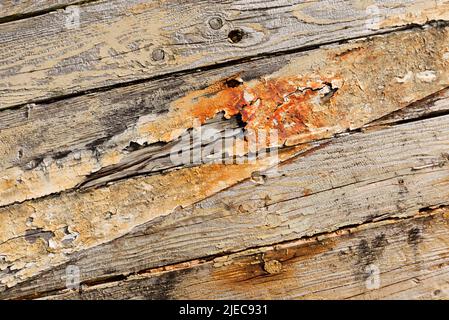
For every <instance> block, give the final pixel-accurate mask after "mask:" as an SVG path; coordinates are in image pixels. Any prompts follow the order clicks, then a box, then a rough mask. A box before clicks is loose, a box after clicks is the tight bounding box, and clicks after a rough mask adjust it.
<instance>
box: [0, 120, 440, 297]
mask: <svg viewBox="0 0 449 320" xmlns="http://www.w3.org/2000/svg"><path fill="white" fill-rule="evenodd" d="M448 143H449V116H442V117H438V118H435V119H428V120H423V121H418V122H414V123H406V124H402V125H398V126H394V127H391V128H386V129H384V130H381V131H373V132H369V131H368V132H362V133H354V134H351V135H349V136H344V137H340V138H338V139H335V140H334V141H333V142H332V143H330V144H329V145H327V146H325V147H321V148H319V149H317V150H315V151H314V152H310V153H309V154H307V155H304V156H302V157H298V158H296V159H295V160H292V161H289V163H286V164H283V165H281V166H280V167H279V168H278V170H277V171H275V172H265V173H264V172H262V173H258V174H257V177H255V176H254V174H252V176H253V179H252V180H247V181H245V182H243V183H241V184H239V185H236V186H233V187H232V188H229V189H227V190H224V191H221V192H220V193H218V194H215V195H213V196H210V197H209V198H207V199H204V200H202V201H200V202H198V203H196V204H193V205H192V206H188V205H187V204H188V203H189V202H190V203H193V202H195V201H197V199H198V198H204V197H205V196H206V193H204V194H202V192H204V189H206V190H208V191H210V189H215V188H217V185H218V189H221V187H222V186H220V184H221V185H224V184H225V185H229V182H230V181H232V180H233V179H234V180H235V179H237V178H236V177H237V176H243V175H245V174H247V173H245V172H244V171H245V170H247V171H248V174H249V175H250V176H251V172H254V171H260V169H257V168H255V167H254V166H253V167H247V166H242V165H238V166H229V165H223V166H215V167H208V166H201V167H199V168H195V169H186V170H180V171H176V172H172V173H170V176H168V177H167V179H166V180H161V179H160V178H161V177H147V178H138V179H135V180H134V179H129V180H127V181H124V182H120V183H117V184H114V185H112V186H108V187H105V188H100V189H92V190H88V191H86V192H83V193H75V194H63V195H60V196H59V197H57V198H48V199H42V200H39V201H33V202H25V203H23V204H20V205H14V206H9V207H5V208H3V209H0V219H2V220H1V221H0V222H1V223H0V226H2V227H3V228H2V230H1V232H0V235H1V236H2V238H1V241H2V242H3V243H2V244H1V245H0V252H2V253H4V254H5V257H4V259H3V262H2V269H4V270H8V271H6V272H5V273H4V274H3V275H2V277H1V281H2V284H4V285H5V284H7V285H10V286H13V285H14V284H15V283H16V282H21V281H24V282H23V283H22V284H20V283H19V284H17V285H16V286H13V287H11V288H9V289H6V287H5V288H4V290H5V291H3V292H2V293H1V294H0V297H3V298H12V297H20V296H24V295H32V294H35V293H39V292H42V291H51V290H54V289H60V288H63V287H64V286H65V281H64V277H65V268H66V266H67V265H68V264H73V265H76V266H78V267H79V268H80V270H81V281H87V282H88V281H89V280H93V279H98V278H102V277H107V276H116V275H122V274H127V273H132V272H137V271H139V270H143V269H147V268H153V267H158V266H163V265H166V264H172V263H177V262H182V261H186V260H191V259H194V258H201V257H205V256H211V255H215V254H220V253H226V252H236V251H240V250H244V249H246V248H250V247H255V246H262V245H269V244H272V243H277V242H282V241H287V240H292V239H298V238H300V237H304V236H311V235H315V234H317V233H322V232H330V231H333V230H336V229H338V228H341V227H344V226H347V225H354V224H361V223H363V222H366V221H373V220H374V221H375V220H379V219H385V218H387V217H406V216H412V215H414V214H416V213H417V212H418V211H419V210H420V209H422V208H425V207H429V206H434V205H445V204H446V205H447V204H448V200H449V188H448V186H449V170H448V168H449V167H448V165H449V160H448V154H447V152H448ZM417 146H419V148H417ZM233 170H236V171H237V172H238V174H237V173H236V172H235V171H233ZM161 183H162V185H161ZM192 192H193V193H194V194H188V195H187V194H186V193H192ZM210 192H211V193H213V190H212V191H210ZM211 193H209V194H211ZM177 205H179V206H180V207H178V208H177V209H176V210H174V212H172V211H173V209H174V207H175V206H177ZM162 206H163V207H162ZM164 210H165V211H164ZM170 212H172V213H171V214H169V215H166V214H168V213H170ZM108 213H109V214H108ZM164 215H166V216H164ZM163 216H164V217H163ZM30 217H32V220H31V221H30V219H29V218H30ZM131 217H132V219H129V220H127V218H131ZM145 221H149V222H147V223H146V224H144V225H142V226H141V227H138V228H136V229H134V231H133V232H132V233H130V234H129V235H126V236H124V237H121V238H118V239H116V240H114V241H111V242H109V243H105V244H103V245H100V244H101V243H104V242H106V241H109V240H112V239H111V238H110V237H112V236H114V237H119V236H120V235H124V234H126V233H128V232H129V231H130V230H131V229H132V228H133V227H134V226H138V225H139V224H142V223H143V222H145ZM37 228H42V231H45V232H52V233H53V234H52V237H51V239H49V240H46V239H45V237H40V238H38V239H37V240H36V241H35V242H34V243H30V242H29V241H28V240H27V238H26V237H24V236H21V235H25V234H27V230H33V229H34V230H36V229H37ZM12 230H14V233H12ZM64 230H66V231H64ZM28 232H29V231H28ZM69 233H70V234H76V237H71V239H72V240H71V241H63V239H65V238H68V237H69ZM73 238H74V240H73ZM89 247H91V249H88V250H84V249H86V248H89ZM21 248H22V249H21ZM20 252H23V254H22V255H20ZM49 252H50V253H49ZM61 263H63V264H62V265H60V266H57V265H58V264H61ZM64 263H65V264H64ZM45 269H49V271H47V272H44V270H45ZM33 274H38V275H37V276H36V277H32V275H33ZM27 279H28V280H27Z"/></svg>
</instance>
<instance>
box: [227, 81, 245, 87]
mask: <svg viewBox="0 0 449 320" xmlns="http://www.w3.org/2000/svg"><path fill="white" fill-rule="evenodd" d="M242 84H243V82H242V81H239V80H237V79H228V80H226V81H225V85H226V86H227V87H228V88H236V87H238V86H241V85H242Z"/></svg>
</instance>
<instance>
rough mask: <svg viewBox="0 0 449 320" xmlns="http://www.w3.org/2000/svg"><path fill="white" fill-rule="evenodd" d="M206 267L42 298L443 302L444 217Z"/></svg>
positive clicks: (447, 252) (446, 268) (156, 272)
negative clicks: (430, 300)
mask: <svg viewBox="0 0 449 320" xmlns="http://www.w3.org/2000/svg"><path fill="white" fill-rule="evenodd" d="M432 214H433V215H428V214H426V215H424V216H419V217H416V218H412V219H406V220H400V221H396V220H387V221H384V222H381V223H369V224H367V225H363V226H362V227H358V228H348V229H342V230H339V231H338V233H331V234H325V235H322V236H319V237H316V238H312V239H305V240H299V241H294V242H291V243H284V244H279V245H275V246H270V247H265V248H260V249H255V250H248V251H244V252H241V253H237V254H233V255H229V256H222V257H218V258H215V259H213V260H212V261H207V260H199V261H192V262H186V263H183V264H179V265H174V266H169V267H166V268H160V269H150V270H146V271H145V272H142V273H140V274H139V275H132V276H129V277H127V278H126V280H119V281H117V280H115V281H113V280H111V281H110V282H106V283H103V284H100V285H95V284H94V283H91V284H90V285H85V286H83V287H82V291H79V292H77V291H68V290H66V292H61V293H60V294H55V295H53V296H50V297H48V298H49V299H224V300H227V299H448V298H449V285H448V283H449V246H448V245H449V227H448V223H447V219H448V214H449V210H447V209H446V210H435V212H434V213H432Z"/></svg>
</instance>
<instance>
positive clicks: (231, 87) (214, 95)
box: [0, 27, 449, 205]
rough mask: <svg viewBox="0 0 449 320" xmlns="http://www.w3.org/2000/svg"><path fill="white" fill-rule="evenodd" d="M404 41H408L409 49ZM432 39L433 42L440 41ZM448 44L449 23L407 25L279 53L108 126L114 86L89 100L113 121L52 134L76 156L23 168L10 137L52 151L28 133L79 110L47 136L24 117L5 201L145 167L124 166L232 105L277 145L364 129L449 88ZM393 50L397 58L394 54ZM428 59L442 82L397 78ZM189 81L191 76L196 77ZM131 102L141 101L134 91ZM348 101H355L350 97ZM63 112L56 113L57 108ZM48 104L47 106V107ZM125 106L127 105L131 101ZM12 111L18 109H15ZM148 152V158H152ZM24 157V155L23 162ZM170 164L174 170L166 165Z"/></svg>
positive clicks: (5, 179) (6, 177)
mask: <svg viewBox="0 0 449 320" xmlns="http://www.w3.org/2000/svg"><path fill="white" fill-rule="evenodd" d="M396 43H401V46H397V45H396ZM428 43H432V47H431V48H430V47H429V46H428V45H427V44H428ZM447 43H448V30H447V29H446V28H439V27H436V28H428V29H427V30H414V31H413V32H410V31H407V32H398V33H394V34H390V35H386V36H381V37H376V38H373V39H371V40H364V41H360V42H355V43H352V44H346V45H342V46H338V47H336V48H328V49H319V50H313V51H310V52H307V53H302V54H299V55H298V54H294V55H291V56H289V57H288V59H286V57H284V58H282V59H281V61H282V64H281V65H278V62H279V60H278V59H277V58H274V59H273V60H272V64H273V65H274V66H276V67H277V71H274V72H273V73H271V74H266V73H265V74H264V73H263V72H262V71H261V70H263V69H260V71H259V72H260V73H259V75H258V77H257V78H255V79H249V80H246V77H245V74H242V75H241V76H240V79H239V78H238V76H237V77H233V78H232V77H227V78H225V79H219V78H218V77H216V78H215V79H217V81H215V82H214V83H209V84H207V85H206V86H205V88H204V87H203V88H201V89H198V90H192V91H190V92H186V93H185V94H184V95H183V96H180V97H178V98H176V99H173V100H170V98H164V99H168V103H167V101H164V100H163V99H161V98H160V99H159V100H158V101H160V103H162V104H168V106H167V105H165V106H155V107H154V108H153V109H149V106H148V105H147V102H142V103H144V105H145V106H147V107H146V110H148V109H149V111H150V113H146V112H148V111H146V112H145V113H143V114H141V115H140V117H132V116H129V115H128V114H127V115H126V116H125V117H124V120H121V118H120V117H119V115H117V114H115V115H113V117H114V118H113V119H112V120H111V125H109V124H108V123H107V121H108V117H107V116H106V115H110V114H111V113H109V112H107V111H106V110H104V109H105V108H104V106H103V105H102V103H103V102H105V101H106V102H107V103H113V102H112V101H111V99H112V98H111V97H109V95H110V94H109V93H107V94H104V95H102V94H100V95H99V96H95V98H93V99H89V100H88V101H89V103H90V105H89V109H90V110H89V112H95V114H96V113H97V112H99V113H100V114H103V115H104V116H103V117H102V118H101V121H105V122H106V123H105V124H102V125H99V126H97V127H93V128H91V127H90V126H89V127H88V128H86V130H87V132H86V134H84V132H83V131H79V128H77V127H76V128H73V129H72V131H77V133H76V136H77V137H78V139H77V140H72V139H74V138H71V137H67V136H66V135H64V134H62V136H61V140H59V139H56V141H55V138H50V139H53V140H52V141H50V142H49V143H48V145H46V148H48V150H49V151H50V150H52V151H53V152H54V148H55V147H56V146H58V148H66V143H67V140H68V139H70V140H71V141H69V143H70V144H71V148H72V149H74V150H73V152H71V153H67V152H68V151H67V150H66V149H62V150H58V151H57V152H56V154H55V155H53V156H48V155H47V156H45V157H43V156H44V155H37V154H36V155H35V158H34V159H32V160H29V162H28V163H26V164H25V165H24V166H23V165H22V166H17V165H14V164H15V163H17V162H18V160H17V157H18V156H17V155H18V151H17V150H13V149H11V148H10V147H9V144H8V143H12V144H15V143H16V141H18V140H19V141H22V143H23V147H22V149H23V150H22V149H19V151H20V150H22V151H21V152H22V156H21V157H20V158H21V159H24V158H28V159H29V156H28V155H27V154H28V153H29V152H28V150H27V149H28V148H31V149H34V150H36V151H37V150H44V149H43V148H42V147H41V146H42V144H45V143H46V142H44V141H43V140H42V139H38V140H37V141H33V142H31V143H30V142H29V141H28V139H29V137H30V136H31V135H32V134H33V133H35V132H36V131H37V132H39V133H40V134H42V135H44V136H50V135H51V137H55V136H56V137H58V136H59V135H58V134H56V133H59V132H61V131H62V132H63V131H64V130H66V126H67V125H69V127H70V126H73V119H72V118H71V116H67V117H64V118H63V120H60V119H58V118H56V123H55V122H53V119H54V118H52V121H50V120H47V121H46V122H47V123H48V124H49V125H50V122H52V123H53V124H52V126H53V127H55V129H51V130H50V131H49V132H48V133H44V132H42V131H41V130H40V129H39V128H36V127H35V126H40V125H41V123H40V121H38V120H36V122H34V123H29V122H28V121H26V122H24V124H23V126H22V125H21V126H20V128H21V129H20V130H18V128H17V127H15V126H14V125H11V128H10V130H7V131H2V133H1V135H2V139H5V142H6V144H5V148H4V150H0V151H1V152H2V153H5V154H7V155H9V157H10V158H9V159H10V160H9V161H11V162H9V163H6V164H5V165H4V166H5V167H6V168H5V169H6V170H5V171H4V173H3V176H2V178H1V180H0V195H1V197H0V205H7V204H11V203H14V202H21V201H25V200H28V199H34V198H39V197H41V196H45V195H49V194H52V193H58V192H61V191H64V190H70V189H74V188H76V187H77V186H80V185H84V186H87V185H89V186H94V185H95V184H94V183H93V182H91V180H92V179H91V178H90V177H91V175H92V174H95V173H96V172H98V173H99V176H103V173H104V172H114V173H117V175H118V176H114V175H111V177H109V178H105V179H102V180H101V181H97V182H98V183H99V184H104V183H107V182H110V181H115V180H118V179H121V178H125V177H128V176H133V175H136V174H139V172H138V170H137V171H136V170H135V169H132V170H131V171H128V172H123V173H121V172H116V171H117V170H118V171H120V169H123V168H126V167H127V166H128V165H129V164H130V163H133V161H134V160H135V157H136V155H135V153H137V152H139V154H138V155H137V157H139V158H141V157H147V158H148V159H151V155H153V154H154V150H155V149H154V144H155V143H156V144H157V143H160V142H166V143H168V142H172V141H174V140H176V139H178V138H179V137H180V136H182V135H183V134H184V133H185V132H186V131H188V130H189V129H191V128H195V127H198V126H201V125H202V124H205V122H206V121H207V120H211V119H213V118H214V117H215V116H216V115H217V114H218V113H220V112H224V114H225V117H227V118H229V117H231V116H235V117H237V118H239V119H241V121H242V123H243V125H242V126H243V129H244V130H246V131H250V130H254V131H255V132H257V130H277V131H278V133H279V134H278V139H277V141H268V140H266V143H267V144H268V146H270V147H271V146H273V145H274V146H283V145H286V146H292V145H296V144H299V143H308V142H311V141H313V140H317V139H323V138H329V137H332V136H333V135H335V134H337V133H343V132H346V131H348V130H354V129H357V128H360V127H362V126H364V125H366V124H368V123H369V122H371V121H373V120H376V119H378V118H380V117H382V116H385V115H387V114H389V113H391V112H394V111H396V110H399V109H402V108H404V107H406V106H407V105H408V104H410V103H412V102H414V101H417V100H421V99H423V98H425V97H426V96H428V95H431V94H434V93H435V92H437V91H440V90H441V89H442V88H444V87H446V86H447V85H448V83H449V80H448V77H449V75H448V63H447V62H446V61H445V60H443V59H442V52H444V50H446V49H447ZM342 53H344V58H343V56H342V55H341V54H342ZM391 57H396V58H397V59H398V60H391ZM257 63H258V62H256V63H255V64H257ZM264 66H265V65H264ZM385 66H389V67H388V68H385ZM424 66H425V68H428V69H431V70H433V71H434V72H435V74H436V75H437V76H436V78H435V79H434V81H432V82H423V81H421V80H420V79H419V78H416V77H414V78H413V79H411V80H410V81H408V82H398V81H397V80H396V78H397V76H398V75H401V74H404V73H407V72H412V73H413V74H419V73H420V72H422V69H423V68H424ZM362 75H363V76H362ZM184 79H185V81H188V80H187V79H188V78H187V77H186V78H184ZM232 80H233V81H232ZM141 87H142V86H137V88H141ZM137 88H136V90H137ZM127 90H128V89H126V90H124V91H122V90H121V89H120V90H119V91H118V93H117V94H119V93H120V94H121V93H127ZM154 94H155V92H148V93H147V95H143V94H140V95H139V97H138V99H140V100H142V99H143V100H145V99H149V97H150V96H154ZM104 96H108V98H106V97H104ZM113 97H114V99H119V97H115V96H113ZM130 99H135V96H134V93H133V95H131V96H130ZM126 100H127V96H126V95H125V97H121V98H120V100H119V101H120V102H117V103H115V105H119V104H122V103H127V102H126ZM134 101H135V102H134V103H136V104H135V107H134V106H133V107H132V108H128V110H127V111H129V112H131V111H132V110H138V109H137V107H138V106H139V105H140V104H139V103H138V102H137V101H136V100H134ZM347 101H351V103H350V104H348V103H347ZM74 102H75V103H77V106H78V107H79V108H82V106H83V105H84V104H81V103H82V102H85V99H75V101H74ZM56 105H57V106H59V104H56ZM51 106H52V105H50V108H51ZM45 107H49V106H45ZM120 108H123V107H120ZM55 109H56V110H57V108H56V106H55ZM44 110H45V108H43V109H42V112H44ZM63 110H65V109H63ZM122 110H123V112H125V110H126V108H124V109H122ZM153 110H154V111H153ZM61 112H62V110H61ZM137 112H142V111H137ZM159 112H162V113H159ZM8 114H10V113H7V114H6V115H7V116H8ZM71 114H73V113H71ZM15 115H16V116H18V115H19V114H18V113H16V114H15ZM73 116H74V117H77V116H76V115H73ZM84 116H87V118H83V119H80V120H79V121H81V122H87V123H90V122H91V121H93V119H92V116H91V115H90V116H89V115H88V113H87V114H84ZM79 117H80V118H81V116H79ZM131 119H132V120H131ZM44 121H45V120H44ZM95 121H96V120H95ZM67 122H69V123H67ZM76 126H78V123H77V124H76ZM58 128H59V129H58ZM96 129H98V130H101V131H100V132H101V134H100V137H97V138H96V140H94V141H92V140H91V141H90V142H89V143H88V144H87V145H82V142H81V141H83V139H86V138H87V139H92V135H95V134H94V133H90V132H95V130H96ZM22 130H23V131H22ZM55 131H56V132H55ZM251 137H252V138H251ZM245 139H246V140H248V139H249V140H250V142H251V141H252V140H255V139H256V140H257V135H246V137H245ZM136 141H137V142H138V143H139V144H140V145H142V146H145V145H148V146H149V147H148V148H141V150H138V151H135V153H133V152H131V153H130V149H129V148H128V147H129V145H130V144H131V143H132V142H136ZM93 143H94V144H93ZM55 144H56V146H55ZM80 144H81V145H80ZM258 144H259V146H260V147H262V148H263V147H264V146H265V145H264V144H263V143H262V144H261V143H260V141H258ZM29 145H31V146H30V147H29ZM237 146H238V151H237V154H238V155H245V154H247V153H248V151H249V147H248V141H245V140H242V141H240V142H237ZM162 148H163V147H162ZM24 150H25V151H24ZM36 151H34V152H36ZM147 151H148V156H145V152H147ZM61 152H62V154H64V153H67V156H66V157H65V158H63V159H62V158H58V157H57V156H58V155H60V154H61ZM31 153H33V151H31ZM55 156H56V159H55ZM23 161H24V160H19V162H20V163H22V162H23ZM150 166H151V165H150ZM162 168H165V165H163V166H162ZM151 170H152V169H151V168H146V169H145V170H142V172H141V173H140V174H142V173H149V172H151ZM156 171H157V169H156ZM94 176H95V175H94ZM86 177H89V178H87V179H86Z"/></svg>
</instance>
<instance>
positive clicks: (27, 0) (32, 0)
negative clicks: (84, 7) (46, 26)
mask: <svg viewBox="0 0 449 320" xmlns="http://www.w3.org/2000/svg"><path fill="white" fill-rule="evenodd" d="M85 2H91V1H89V0H84V1H83V0H1V1H0V23H4V22H9V21H14V20H17V19H23V18H26V17H29V16H33V15H39V14H44V13H47V12H50V11H55V10H58V9H61V8H66V7H67V6H69V5H77V4H81V3H85Z"/></svg>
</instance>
